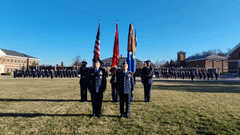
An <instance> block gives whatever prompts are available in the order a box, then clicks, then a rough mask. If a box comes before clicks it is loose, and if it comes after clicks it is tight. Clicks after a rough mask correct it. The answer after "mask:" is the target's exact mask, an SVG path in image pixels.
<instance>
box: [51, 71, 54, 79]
mask: <svg viewBox="0 0 240 135" xmlns="http://www.w3.org/2000/svg"><path fill="white" fill-rule="evenodd" d="M53 73H54V72H53V70H50V76H51V79H53Z"/></svg>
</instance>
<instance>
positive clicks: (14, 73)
mask: <svg viewBox="0 0 240 135" xmlns="http://www.w3.org/2000/svg"><path fill="white" fill-rule="evenodd" d="M16 75H17V70H14V72H13V77H14V78H16Z"/></svg>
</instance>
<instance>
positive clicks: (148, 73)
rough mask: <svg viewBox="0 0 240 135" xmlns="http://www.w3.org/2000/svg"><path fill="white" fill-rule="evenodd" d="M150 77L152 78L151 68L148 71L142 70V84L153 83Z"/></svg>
mask: <svg viewBox="0 0 240 135" xmlns="http://www.w3.org/2000/svg"><path fill="white" fill-rule="evenodd" d="M152 76H153V71H152V68H151V67H150V68H149V69H147V67H144V68H143V69H142V73H141V79H142V83H146V84H152V83H153V80H152Z"/></svg>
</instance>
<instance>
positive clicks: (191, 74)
mask: <svg viewBox="0 0 240 135" xmlns="http://www.w3.org/2000/svg"><path fill="white" fill-rule="evenodd" d="M190 76H191V80H192V81H193V78H194V74H193V72H192V71H190Z"/></svg>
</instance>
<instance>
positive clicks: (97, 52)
mask: <svg viewBox="0 0 240 135" xmlns="http://www.w3.org/2000/svg"><path fill="white" fill-rule="evenodd" d="M100 25H101V24H100V22H99V26H98V32H97V37H96V41H95V46H94V51H93V53H94V56H93V58H98V59H100Z"/></svg>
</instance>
